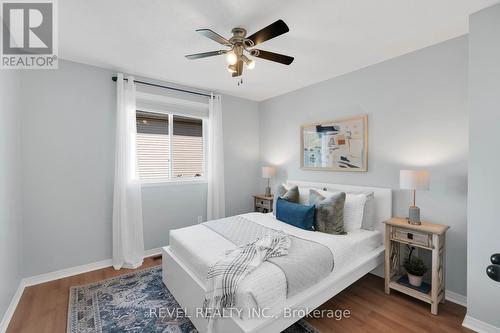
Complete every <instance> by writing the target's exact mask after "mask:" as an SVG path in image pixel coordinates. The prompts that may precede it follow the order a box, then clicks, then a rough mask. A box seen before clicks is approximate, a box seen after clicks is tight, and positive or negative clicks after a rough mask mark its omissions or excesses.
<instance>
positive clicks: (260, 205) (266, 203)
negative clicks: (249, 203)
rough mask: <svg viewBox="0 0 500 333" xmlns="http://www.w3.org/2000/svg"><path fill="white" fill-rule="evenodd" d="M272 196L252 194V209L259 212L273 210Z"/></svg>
mask: <svg viewBox="0 0 500 333" xmlns="http://www.w3.org/2000/svg"><path fill="white" fill-rule="evenodd" d="M273 200H274V196H273V195H271V196H269V197H266V196H265V195H254V196H253V203H254V211H256V212H261V213H269V212H272V211H273Z"/></svg>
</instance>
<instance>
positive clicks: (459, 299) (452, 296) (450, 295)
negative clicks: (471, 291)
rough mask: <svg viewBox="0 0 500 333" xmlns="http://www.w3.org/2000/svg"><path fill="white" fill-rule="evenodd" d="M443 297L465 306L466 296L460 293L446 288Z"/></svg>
mask: <svg viewBox="0 0 500 333" xmlns="http://www.w3.org/2000/svg"><path fill="white" fill-rule="evenodd" d="M444 297H445V299H446V300H447V301H450V302H452V303H455V304H458V305H461V306H463V307H467V296H464V295H460V294H458V293H456V292H453V291H451V290H446V292H445V294H444Z"/></svg>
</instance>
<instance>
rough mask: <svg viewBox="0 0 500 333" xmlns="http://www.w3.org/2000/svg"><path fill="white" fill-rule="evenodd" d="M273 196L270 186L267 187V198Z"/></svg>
mask: <svg viewBox="0 0 500 333" xmlns="http://www.w3.org/2000/svg"><path fill="white" fill-rule="evenodd" d="M270 196H271V188H270V187H269V186H268V187H266V197H270Z"/></svg>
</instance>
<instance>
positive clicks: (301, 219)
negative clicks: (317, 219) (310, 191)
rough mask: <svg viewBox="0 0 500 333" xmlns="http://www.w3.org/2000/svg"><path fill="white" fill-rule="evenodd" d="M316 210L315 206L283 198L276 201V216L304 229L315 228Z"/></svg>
mask: <svg viewBox="0 0 500 333" xmlns="http://www.w3.org/2000/svg"><path fill="white" fill-rule="evenodd" d="M315 211H316V209H315V207H314V206H306V205H301V204H298V203H294V202H289V201H286V200H284V199H281V198H278V201H277V202H276V218H277V219H278V220H280V221H282V222H285V223H288V224H290V225H293V226H295V227H297V228H301V229H304V230H313V225H314V213H315Z"/></svg>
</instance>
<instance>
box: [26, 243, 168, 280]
mask: <svg viewBox="0 0 500 333" xmlns="http://www.w3.org/2000/svg"><path fill="white" fill-rule="evenodd" d="M160 253H161V248H156V249H151V250H146V251H144V257H151V256H155V255H158V254H160ZM112 265H113V261H112V259H106V260H102V261H98V262H94V263H90V264H85V265H81V266H75V267H70V268H65V269H61V270H58V271H55V272H50V273H45V274H40V275H35V276H31V277H28V278H24V279H23V280H25V281H24V285H25V286H27V287H29V286H33V285H35V284H40V283H45V282H49V281H54V280H59V279H62V278H65V277H68V276H73V275H78V274H82V273H87V272H91V271H95V270H98V269H103V268H106V267H109V266H112Z"/></svg>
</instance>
